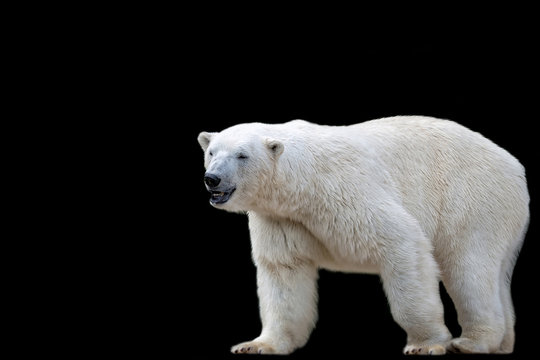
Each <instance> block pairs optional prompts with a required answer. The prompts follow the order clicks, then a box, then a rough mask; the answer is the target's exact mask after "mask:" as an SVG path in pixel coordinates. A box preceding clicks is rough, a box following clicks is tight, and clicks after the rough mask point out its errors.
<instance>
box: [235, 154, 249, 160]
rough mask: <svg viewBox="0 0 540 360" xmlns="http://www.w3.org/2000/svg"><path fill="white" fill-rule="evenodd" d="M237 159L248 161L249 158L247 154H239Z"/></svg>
mask: <svg viewBox="0 0 540 360" xmlns="http://www.w3.org/2000/svg"><path fill="white" fill-rule="evenodd" d="M236 157H237V158H238V159H247V158H248V157H247V155H246V154H238V155H237V156H236Z"/></svg>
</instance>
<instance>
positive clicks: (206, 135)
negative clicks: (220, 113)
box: [197, 131, 216, 151]
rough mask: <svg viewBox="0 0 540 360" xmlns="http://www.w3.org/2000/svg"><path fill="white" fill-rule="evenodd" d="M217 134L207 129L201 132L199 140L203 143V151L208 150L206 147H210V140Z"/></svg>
mask: <svg viewBox="0 0 540 360" xmlns="http://www.w3.org/2000/svg"><path fill="white" fill-rule="evenodd" d="M215 134H216V133H209V132H206V131H203V132H202V133H200V134H199V136H198V137H197V140H198V141H199V144H200V145H201V147H202V149H203V151H206V149H208V144H210V140H212V138H213V137H214V135H215Z"/></svg>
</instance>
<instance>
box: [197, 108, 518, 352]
mask: <svg viewBox="0 0 540 360" xmlns="http://www.w3.org/2000/svg"><path fill="white" fill-rule="evenodd" d="M199 142H200V143H201V146H202V147H203V149H204V150H205V166H206V168H207V173H212V174H215V175H217V176H219V177H220V178H221V181H222V183H221V185H220V186H223V187H228V188H232V187H235V188H236V190H235V192H234V193H233V194H232V196H231V197H230V199H229V201H227V202H226V203H224V204H219V205H215V206H216V207H218V208H222V209H225V210H228V211H236V212H247V213H248V216H249V228H250V232H251V243H252V249H253V259H254V262H255V264H256V266H257V285H258V295H259V301H260V314H261V320H262V325H263V329H262V333H261V335H260V336H259V337H258V338H256V339H254V340H253V341H248V342H246V343H241V344H239V345H236V346H234V347H233V348H232V351H233V352H239V353H244V352H247V353H251V352H260V353H281V354H287V353H291V352H292V351H293V350H294V349H296V348H298V347H301V346H303V345H304V344H305V343H306V342H307V340H308V337H309V335H310V333H311V331H312V329H313V327H314V326H315V322H316V319H317V309H316V308H317V290H316V280H317V272H318V269H319V268H324V269H330V270H337V271H349V272H369V273H377V274H380V276H381V279H382V281H383V286H384V290H385V292H386V295H387V297H388V301H389V303H390V309H391V312H392V315H393V317H394V319H395V321H396V322H397V323H398V324H399V325H400V326H401V327H402V328H403V329H404V330H405V331H406V332H407V335H408V336H407V345H406V347H405V349H404V352H405V353H434V354H440V353H445V352H446V350H447V349H449V350H453V351H461V352H481V353H495V352H502V353H509V352H512V350H513V346H514V311H513V306H512V300H511V296H510V278H511V274H512V270H513V267H514V263H515V260H516V257H517V253H518V251H519V249H520V247H521V243H522V240H523V237H524V235H525V231H526V228H527V225H528V219H529V209H528V203H529V195H528V191H527V186H526V180H525V171H524V168H523V167H522V166H521V164H520V163H519V162H518V161H517V160H516V159H515V158H514V157H512V156H511V155H510V154H509V153H508V152H506V151H505V150H503V149H502V148H500V147H498V146H497V145H495V144H494V143H492V142H491V141H490V140H488V139H486V138H484V137H483V136H482V135H480V134H478V133H475V132H473V131H471V130H469V129H467V128H465V127H463V126H461V125H458V124H456V123H454V122H451V121H447V120H439V119H434V118H429V117H420V116H400V117H392V118H385V119H379V120H373V121H368V122H365V123H361V124H357V125H352V126H321V125H315V124H311V123H308V122H305V121H302V120H295V121H291V122H288V123H285V124H279V125H268V124H259V123H252V124H241V125H237V126H233V127H231V128H228V129H226V130H224V131H222V132H220V133H201V135H199ZM239 152H241V153H242V154H243V155H247V159H239V158H238V154H239ZM210 153H212V156H210ZM439 280H442V281H443V283H444V285H445V287H446V289H447V290H448V292H449V294H450V296H451V297H452V299H453V301H454V304H455V305H456V309H457V313H458V320H459V323H460V325H461V327H462V329H463V332H462V334H461V336H460V337H459V338H456V339H451V335H450V333H449V331H448V330H447V328H446V326H445V324H444V320H443V307H442V303H441V300H440V297H439V287H438V283H439Z"/></svg>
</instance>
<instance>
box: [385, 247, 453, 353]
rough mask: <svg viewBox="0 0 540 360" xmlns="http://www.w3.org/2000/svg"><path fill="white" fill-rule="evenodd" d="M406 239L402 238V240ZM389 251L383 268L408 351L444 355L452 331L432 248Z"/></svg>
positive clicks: (388, 294) (388, 293)
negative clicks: (445, 312)
mask: <svg viewBox="0 0 540 360" xmlns="http://www.w3.org/2000/svg"><path fill="white" fill-rule="evenodd" d="M403 243H406V241H402V244H403ZM405 247H406V249H405V248H404V250H405V251H396V252H395V253H393V254H390V253H387V254H386V257H387V260H388V263H387V264H385V266H384V268H383V269H382V271H381V277H382V280H383V286H384V289H385V292H386V295H387V297H388V302H389V304H390V310H391V311H392V316H393V318H394V320H395V321H396V322H397V323H398V324H399V325H400V326H401V327H402V328H403V329H404V330H405V331H406V332H407V345H406V346H405V348H404V349H403V353H404V354H406V355H442V354H445V353H446V348H447V346H448V343H449V341H450V339H451V338H452V335H451V334H450V332H449V331H448V328H447V327H446V325H445V324H444V314H443V312H444V311H443V305H442V301H441V298H440V295H439V281H438V277H437V276H438V269H437V265H436V263H435V260H434V259H433V256H432V254H431V252H430V251H429V248H427V247H426V248H424V247H422V246H420V247H417V248H416V249H415V247H414V245H413V246H405Z"/></svg>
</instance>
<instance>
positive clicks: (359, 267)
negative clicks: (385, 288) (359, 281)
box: [319, 259, 380, 274]
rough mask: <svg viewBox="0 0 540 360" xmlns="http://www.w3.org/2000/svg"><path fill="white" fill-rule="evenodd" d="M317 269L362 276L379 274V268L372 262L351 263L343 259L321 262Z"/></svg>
mask: <svg viewBox="0 0 540 360" xmlns="http://www.w3.org/2000/svg"><path fill="white" fill-rule="evenodd" d="M319 268H321V269H325V270H330V271H340V272H350V273H362V274H379V272H380V269H379V266H378V265H377V264H374V263H372V262H369V261H363V262H353V261H350V260H344V259H325V260H322V261H321V262H320V263H319Z"/></svg>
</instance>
